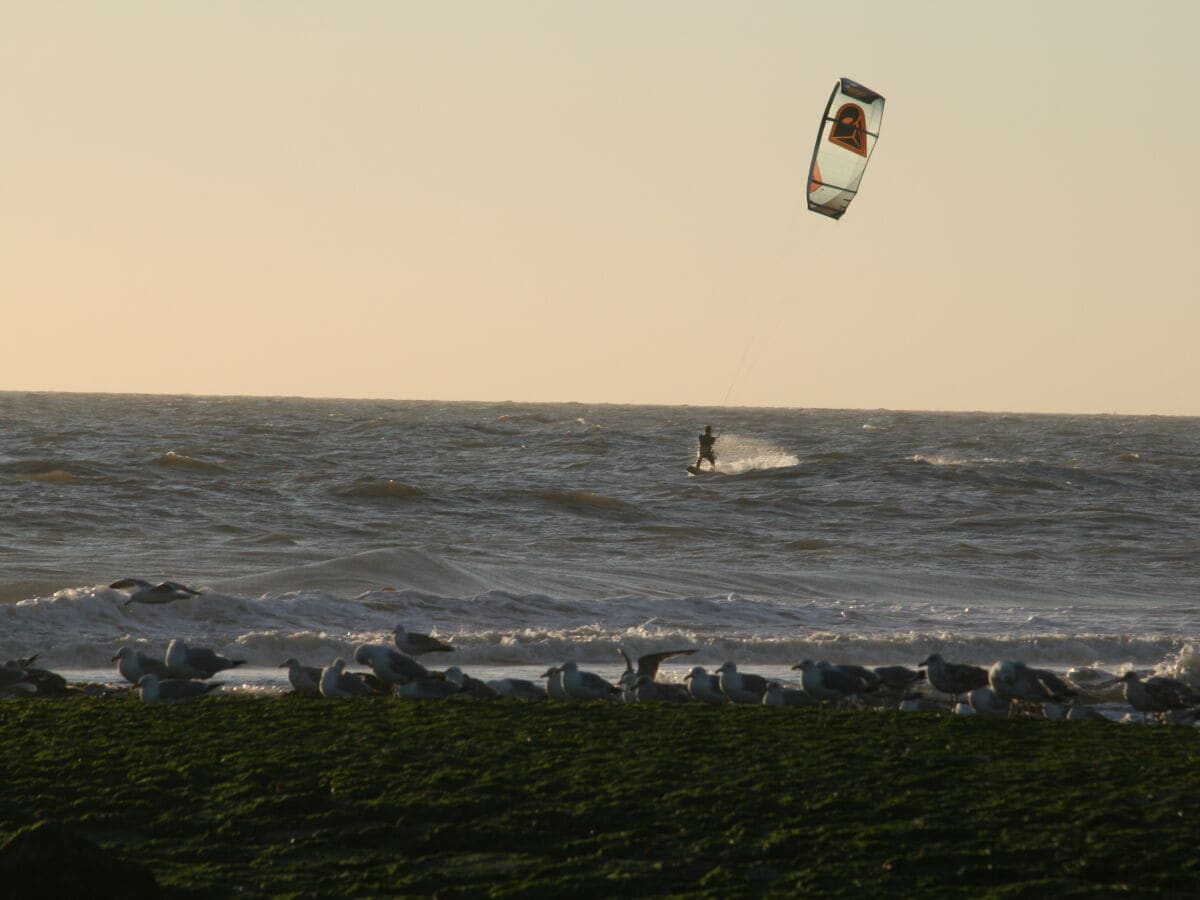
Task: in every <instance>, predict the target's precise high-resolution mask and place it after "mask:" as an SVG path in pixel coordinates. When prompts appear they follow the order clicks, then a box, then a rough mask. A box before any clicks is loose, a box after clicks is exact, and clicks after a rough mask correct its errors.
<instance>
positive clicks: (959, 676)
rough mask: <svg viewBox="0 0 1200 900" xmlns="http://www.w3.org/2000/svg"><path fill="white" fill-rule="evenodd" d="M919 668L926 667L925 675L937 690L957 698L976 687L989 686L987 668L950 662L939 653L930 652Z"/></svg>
mask: <svg viewBox="0 0 1200 900" xmlns="http://www.w3.org/2000/svg"><path fill="white" fill-rule="evenodd" d="M918 668H923V669H925V676H926V677H927V678H928V679H929V683H930V684H931V685H933V689H934V690H935V691H940V692H941V693H943V694H949V695H950V696H951V697H954V698H955V699H957V698H958V696H959V695H960V694H965V693H967V692H968V691H973V690H975V688H981V687H987V686H988V673H987V672H986V671H985V670H983V669H981V668H979V666H968V665H962V664H960V663H948V662H946V660H944V659H943V658H942V656H941V654H939V653H933V654H930V655H929V657H927V658H926V660H925V661H924V662H923V663H920V665H919V666H918Z"/></svg>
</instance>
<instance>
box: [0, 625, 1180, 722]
mask: <svg viewBox="0 0 1200 900" xmlns="http://www.w3.org/2000/svg"><path fill="white" fill-rule="evenodd" d="M454 649H455V648H454V647H453V645H451V644H448V643H445V642H444V641H441V640H438V639H437V638H436V637H432V636H430V635H428V634H419V633H416V632H412V631H408V630H407V629H405V628H404V626H403V625H398V626H396V628H395V629H394V630H393V632H392V643H391V644H382V643H378V644H362V645H360V646H359V647H358V648H357V649H356V650H355V651H354V662H355V663H357V664H358V665H360V666H364V667H366V668H367V669H368V670H369V671H366V672H351V671H347V670H346V660H345V659H342V658H338V659H335V660H334V661H333V662H332V663H331V664H329V665H328V666H324V667H319V666H307V665H303V664H302V663H300V662H299V661H298V660H296V659H294V658H293V659H288V660H286V661H285V662H284V663H283V664H282V665H281V668H286V669H287V670H288V672H287V677H288V681H289V683H290V684H291V686H292V688H293V690H294V693H295V694H296V695H298V696H303V697H314V698H326V699H334V698H343V697H373V696H380V695H390V694H394V695H398V696H400V697H403V698H407V699H412V700H436V699H444V698H448V697H456V696H459V697H473V698H478V699H487V698H497V697H509V698H515V699H520V700H546V699H550V700H624V701H626V702H635V703H647V702H668V703H675V702H678V703H684V702H699V703H706V704H716V705H725V704H762V705H767V706H809V707H816V708H817V710H818V712H820V711H821V710H823V709H824V708H825V707H827V706H829V705H833V706H835V707H841V706H850V707H854V706H863V707H892V708H898V709H902V710H910V711H953V712H956V713H959V714H965V715H971V714H975V715H984V716H1014V715H1034V716H1042V717H1046V718H1068V719H1079V718H1093V719H1103V718H1107V717H1106V716H1104V715H1103V714H1102V713H1100V712H1099V711H1097V710H1096V708H1095V705H1096V704H1097V703H1099V702H1103V701H1105V700H1116V699H1118V698H1119V697H1122V696H1123V699H1124V700H1125V701H1126V702H1127V703H1128V704H1129V705H1130V706H1132V707H1133V709H1134V710H1136V711H1137V712H1140V713H1141V714H1142V720H1143V721H1145V720H1146V718H1147V716H1148V715H1150V714H1153V715H1154V716H1155V717H1157V718H1159V719H1161V720H1164V721H1165V720H1166V719H1167V717H1168V716H1174V719H1173V720H1175V721H1189V722H1190V721H1194V720H1195V717H1196V713H1197V708H1198V707H1200V690H1197V688H1196V687H1194V686H1193V685H1192V684H1189V683H1188V682H1186V681H1183V680H1180V679H1176V678H1168V677H1165V676H1154V677H1150V678H1143V677H1142V676H1141V675H1139V674H1138V673H1136V672H1132V671H1131V672H1127V673H1125V674H1124V675H1122V676H1120V677H1117V676H1114V675H1111V674H1109V673H1104V672H1099V671H1097V670H1090V669H1084V670H1076V671H1074V672H1073V673H1071V676H1072V677H1067V678H1064V677H1063V676H1060V675H1058V674H1056V673H1054V672H1052V671H1050V670H1048V669H1039V668H1035V667H1033V666H1029V665H1026V664H1025V663H1023V662H1019V661H1015V660H1001V661H999V662H997V663H995V664H994V665H992V666H991V667H990V668H986V669H985V668H983V667H981V666H975V665H968V664H964V663H954V662H948V661H947V660H945V659H944V658H943V657H942V656H941V655H940V654H937V653H934V654H932V655H930V656H929V657H927V658H926V659H925V660H923V661H922V662H921V663H919V664H918V665H917V666H916V667H915V668H909V667H907V666H876V667H870V668H868V667H865V666H858V665H845V664H843V665H838V664H834V663H830V662H825V661H813V660H808V659H806V660H803V661H802V662H800V663H797V664H796V665H794V666H792V669H793V670H794V671H796V672H798V673H799V679H798V680H799V684H798V685H797V686H790V685H785V684H783V683H781V682H780V681H777V680H772V679H769V678H766V677H764V676H762V675H756V674H752V673H748V672H741V671H739V670H738V667H737V665H736V664H735V663H733V662H726V663H724V664H723V665H721V666H720V667H719V668H717V669H716V670H714V671H712V672H710V671H708V670H707V669H705V668H704V667H702V666H694V667H693V668H692V669H691V670H690V671H689V672H688V673H687V675H686V676H685V677H684V678H683V680H682V681H671V680H660V679H659V668H660V666H661V664H662V663H663V662H665V661H666V660H668V659H671V658H673V657H679V656H690V655H692V654H694V653H695V652H697V651H696V650H694V649H689V650H668V651H664V652H658V653H649V654H646V655H643V656H641V657H638V658H637V659H636V660H634V659H633V658H631V657H630V656H629V654H628V653H626V652H625V650H624V649H620V648H619V649H618V652H619V653H620V654H621V656H622V658H623V659H624V662H625V671H624V672H623V673H621V675H620V677H619V678H618V679H617V680H616V682H615V683H614V682H612V681H609V680H608V679H606V678H604V677H602V676H600V675H598V674H596V673H595V672H588V671H584V670H582V669H580V668H579V666H578V664H577V663H576V662H574V661H570V660H568V661H566V662H563V663H562V664H561V665H557V666H552V667H550V668H549V669H547V670H546V671H545V672H544V673H543V674H542V676H541V678H540V679H539V680H537V681H531V680H526V679H521V678H501V679H495V680H489V681H484V680H481V679H478V678H474V677H473V676H471V675H468V674H467V673H465V672H464V671H463V670H462V669H461V668H460V667H458V666H450V667H448V668H446V669H444V670H440V671H439V670H435V669H431V668H428V667H426V665H425V664H424V663H422V662H421V661H420V659H421V658H422V657H425V656H427V655H428V654H433V653H449V652H452V651H454ZM113 660H114V661H115V662H116V663H117V668H118V670H119V672H120V674H121V676H122V677H123V678H125V679H126V680H127V681H128V682H130V683H131V684H133V685H135V686H136V689H137V690H138V692H139V693H140V695H141V697H142V699H143V700H145V701H148V702H155V701H158V702H163V701H166V702H178V701H185V700H193V699H196V698H198V697H201V696H204V695H205V694H208V693H210V692H211V691H213V690H215V689H217V688H219V687H220V684H219V683H216V682H211V681H209V680H208V679H211V678H212V677H213V676H214V675H216V674H217V673H218V672H222V671H225V670H227V669H232V668H236V667H237V666H240V665H243V664H244V662H245V661H244V660H240V659H228V658H226V657H224V656H221V655H220V654H218V653H216V652H214V651H213V650H209V649H206V648H195V647H189V646H188V645H187V644H185V643H184V642H183V641H182V640H179V639H175V640H172V641H171V642H170V644H169V645H168V646H167V650H166V653H165V654H164V655H163V658H162V659H158V658H155V657H153V656H150V655H148V654H146V653H143V652H142V651H140V650H136V649H134V648H132V647H122V648H121V649H120V651H119V652H118V653H117V655H116V656H115V657H113ZM31 661H32V660H31V659H30V660H10V661H8V662H6V663H4V664H3V665H2V667H0V690H2V689H4V688H5V687H7V686H9V685H11V684H12V683H13V682H14V681H18V680H20V679H19V677H18V673H19V672H20V671H21V670H23V669H28V668H29V664H30V663H31Z"/></svg>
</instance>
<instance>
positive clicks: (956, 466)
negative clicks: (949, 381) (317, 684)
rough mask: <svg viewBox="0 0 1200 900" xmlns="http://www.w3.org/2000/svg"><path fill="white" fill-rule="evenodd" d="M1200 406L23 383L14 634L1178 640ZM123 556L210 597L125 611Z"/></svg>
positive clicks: (1191, 560) (77, 657)
mask: <svg viewBox="0 0 1200 900" xmlns="http://www.w3.org/2000/svg"><path fill="white" fill-rule="evenodd" d="M709 423H711V424H713V425H714V426H715V427H716V428H717V430H718V431H720V432H721V437H720V440H719V442H718V444H717V453H718V459H719V462H720V468H721V470H722V472H721V473H719V474H717V475H713V476H706V477H701V478H690V477H687V476H686V474H685V473H684V471H683V469H684V466H685V465H687V464H688V463H690V462H694V460H695V446H696V434H697V433H698V432H699V431H700V430H701V429H702V427H703V426H704V425H705V424H709ZM1198 426H1200V420H1195V419H1179V418H1155V417H1120V416H1033V415H994V414H951V413H919V412H917V413H913V412H888V411H861V410H834V411H830V410H747V409H732V410H706V409H699V408H687V407H636V406H603V405H601V406H590V405H579V404H555V405H530V404H472V403H454V404H446V403H416V402H393V401H348V400H302V399H261V398H195V397H145V396H89V395H65V394H0V657H3V656H7V655H17V654H25V653H29V652H35V651H40V652H42V653H43V659H45V660H46V661H48V663H50V664H57V665H63V666H93V665H98V664H100V663H101V662H104V663H105V664H106V662H107V657H108V656H111V655H112V652H113V650H114V648H115V647H117V646H119V645H120V644H121V643H127V642H128V643H137V644H139V645H140V646H144V647H146V648H149V649H158V648H161V646H162V645H163V644H165V641H166V640H167V639H169V638H170V637H172V636H176V635H178V636H181V637H185V638H190V639H191V640H193V641H204V642H206V643H208V644H209V645H211V646H215V647H217V648H219V649H223V650H226V651H229V652H234V653H238V654H240V655H241V656H242V657H244V658H247V659H248V660H250V661H251V663H252V664H255V665H272V664H277V663H278V662H279V661H281V659H282V658H283V657H284V656H289V655H295V656H301V657H308V658H311V659H312V661H313V662H324V661H327V660H328V659H329V658H332V656H333V655H336V654H337V653H346V652H348V650H349V649H350V648H351V647H352V645H353V644H354V643H355V642H356V641H358V640H360V639H362V638H364V637H379V636H380V635H381V634H383V633H384V632H386V631H389V630H390V629H391V627H392V626H393V625H394V624H396V622H397V621H403V622H405V623H406V624H407V625H409V627H411V628H417V629H434V630H436V631H437V633H438V634H440V635H442V636H449V637H450V638H451V639H452V640H453V641H454V643H456V644H457V645H459V647H460V648H461V652H460V654H459V655H458V660H457V661H459V662H461V663H466V664H472V663H474V664H478V665H487V666H500V665H507V664H511V665H531V664H537V663H540V662H558V661H561V660H562V659H565V658H567V657H568V656H573V657H574V658H577V659H580V660H589V659H595V660H600V661H603V662H610V661H611V660H612V655H613V653H614V647H615V645H616V644H617V643H623V644H625V645H626V646H629V647H631V648H633V649H636V650H637V651H638V652H646V651H648V650H650V649H655V648H666V647H668V646H670V647H674V646H677V645H679V644H680V643H681V642H682V643H683V644H686V645H688V646H696V647H699V648H701V651H702V652H701V654H699V655H698V656H697V659H698V660H699V661H701V662H702V664H707V663H713V662H719V661H720V660H721V659H723V658H726V657H728V658H734V659H738V660H745V661H757V662H760V663H762V664H764V665H767V664H770V665H783V664H786V663H788V662H791V661H795V660H796V659H798V658H800V657H801V656H821V657H827V658H831V659H837V660H840V661H856V660H861V661H869V662H879V663H884V662H905V663H909V664H913V663H915V662H917V661H919V660H920V659H921V658H922V657H923V655H924V654H926V653H928V652H930V651H932V650H941V651H942V652H944V653H946V654H947V655H949V656H956V657H963V658H968V659H972V660H975V661H979V662H990V661H991V660H993V659H996V658H999V657H1000V656H1015V657H1019V658H1025V659H1027V660H1030V661H1039V662H1042V663H1055V664H1059V665H1075V664H1090V663H1095V662H1102V663H1106V664H1118V663H1134V664H1138V665H1150V664H1157V663H1159V662H1161V661H1162V660H1163V659H1165V658H1167V657H1169V656H1171V655H1172V654H1175V653H1178V651H1179V650H1180V649H1181V648H1182V647H1183V646H1184V645H1185V644H1186V643H1187V642H1189V641H1191V640H1193V639H1194V638H1195V636H1196V635H1197V633H1198V632H1200V592H1198V591H1197V588H1198V587H1200V563H1198V559H1200V554H1198V553H1197V551H1198V549H1200V520H1198V510H1200V439H1198V433H1200V428H1198ZM126 575H134V576H138V577H144V578H147V579H149V580H157V579H160V578H163V577H170V578H173V579H176V580H179V581H184V582H187V583H190V584H194V585H197V586H202V587H205V588H206V589H208V590H209V593H208V594H206V595H205V596H203V597H200V598H197V599H195V600H189V601H181V602H179V603H176V604H173V605H170V606H160V607H148V606H134V607H130V608H129V609H128V610H126V609H125V608H124V607H122V605H121V602H120V601H121V600H123V599H124V595H122V594H120V593H118V592H116V591H112V590H110V589H108V588H106V587H104V585H106V584H107V583H108V582H110V581H112V580H114V579H116V578H119V577H122V576H126ZM701 656H702V657H703V659H702V660H701V659H700V657H701Z"/></svg>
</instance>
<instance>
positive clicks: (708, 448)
mask: <svg viewBox="0 0 1200 900" xmlns="http://www.w3.org/2000/svg"><path fill="white" fill-rule="evenodd" d="M716 442H717V436H716V435H715V434H702V435H700V455H699V456H697V457H696V468H697V469H698V468H700V460H702V459H707V460H708V461H709V462H710V463H712V467H713V468H714V469H715V468H716V467H717V458H716V456H715V455H713V444H715V443H716Z"/></svg>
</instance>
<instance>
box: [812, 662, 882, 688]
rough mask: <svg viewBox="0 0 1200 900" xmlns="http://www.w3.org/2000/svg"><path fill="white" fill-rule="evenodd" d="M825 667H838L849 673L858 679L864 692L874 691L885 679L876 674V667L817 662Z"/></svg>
mask: <svg viewBox="0 0 1200 900" xmlns="http://www.w3.org/2000/svg"><path fill="white" fill-rule="evenodd" d="M817 665H818V666H820V667H821V668H823V669H837V670H838V671H839V672H841V673H842V674H843V675H849V676H850V677H851V678H853V679H855V680H857V681H858V683H859V685H860V686H861V688H862V691H861V692H862V693H864V694H865V693H867V692H868V691H873V690H875V689H876V688H877V687H879V686H880V685H882V684H883V679H882V678H880V677H879V676H878V675H876V674H875V670H874V669H868V668H867V667H866V666H855V665H846V664H841V663H828V662H819V663H817Z"/></svg>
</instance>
